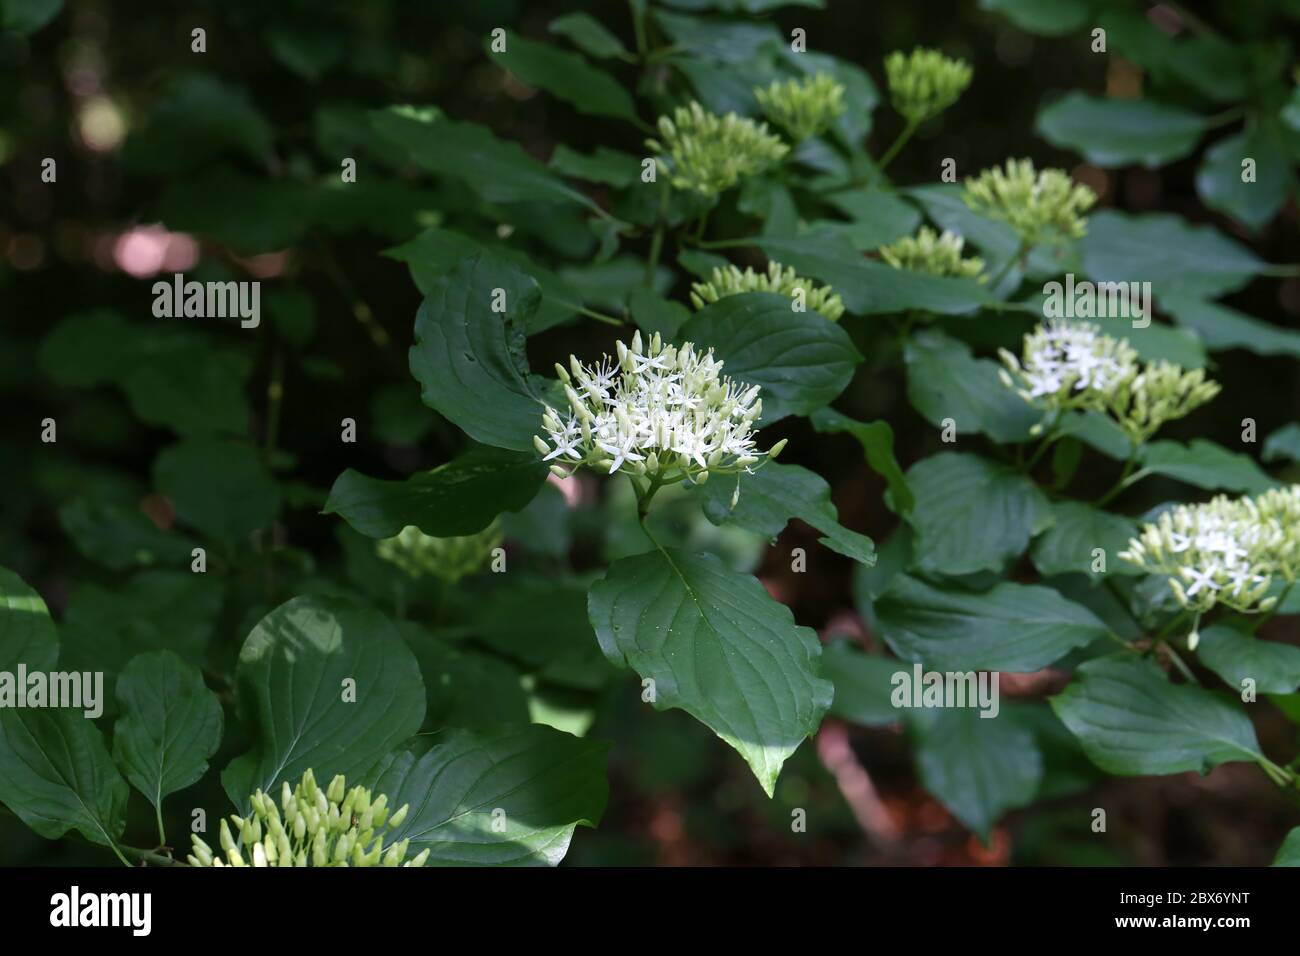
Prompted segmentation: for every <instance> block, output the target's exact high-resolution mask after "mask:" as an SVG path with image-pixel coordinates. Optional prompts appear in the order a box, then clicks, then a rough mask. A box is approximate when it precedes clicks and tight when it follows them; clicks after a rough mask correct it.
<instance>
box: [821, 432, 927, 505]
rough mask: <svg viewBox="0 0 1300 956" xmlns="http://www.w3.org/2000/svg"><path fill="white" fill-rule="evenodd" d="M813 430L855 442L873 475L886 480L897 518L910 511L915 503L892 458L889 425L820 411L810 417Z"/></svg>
mask: <svg viewBox="0 0 1300 956" xmlns="http://www.w3.org/2000/svg"><path fill="white" fill-rule="evenodd" d="M809 421H811V422H812V426H813V428H814V429H816V430H817V431H818V432H820V433H822V434H825V433H827V432H847V433H848V434H850V435H852V436H853V437H854V438H856V439H857V440H858V444H859V445H861V446H862V452H863V454H865V455H866V457H867V464H868V465H870V466H871V469H872V471H874V472H875V473H876V474H878V475H880V477H882V478H884V479H885V483H886V484H887V485H888V486H889V496H890V500H891V501H892V503H893V507H894V509H895V510H896V511H897V512H898V513H899V514H907V512H909V511H911V510H912V507H913V505H915V503H916V499H915V498H913V497H912V489H911V488H910V487H908V484H907V476H906V475H904V474H903V469H902V468H900V467H899V465H898V459H897V458H895V457H894V430H893V429H892V428H890V427H889V422H887V421H884V420H881V421H877V422H859V421H855V420H854V419H852V418H849V417H848V416H847V415H841V414H840V413H839V412H837V411H835V409H833V408H819V409H817V411H815V412H813V413H812V415H811V416H810V417H809Z"/></svg>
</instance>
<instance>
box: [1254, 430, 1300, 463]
mask: <svg viewBox="0 0 1300 956" xmlns="http://www.w3.org/2000/svg"><path fill="white" fill-rule="evenodd" d="M1260 457H1261V458H1263V459H1264V460H1265V461H1292V462H1300V423H1296V422H1291V423H1290V424H1287V425H1283V426H1282V427H1281V428H1279V429H1278V430H1277V431H1275V432H1273V433H1272V434H1270V435H1269V436H1268V437H1267V438H1265V439H1264V451H1263V454H1262V455H1261V456H1260Z"/></svg>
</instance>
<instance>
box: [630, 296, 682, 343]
mask: <svg viewBox="0 0 1300 956" xmlns="http://www.w3.org/2000/svg"><path fill="white" fill-rule="evenodd" d="M628 312H629V313H630V314H631V316H632V321H633V322H635V323H636V326H637V328H639V329H640V330H641V331H642V332H645V333H646V334H647V335H653V334H654V333H655V332H658V333H659V334H660V335H661V336H663V337H664V338H665V339H668V340H670V341H672V340H675V339H677V333H678V332H679V331H681V327H682V326H683V325H685V324H686V323H687V322H688V321H689V320H690V318H691V310H690V309H688V308H686V306H684V305H682V304H681V303H680V302H673V301H671V300H669V299H665V298H664V297H663V296H661V295H660V294H659V293H658V292H656V291H655V290H654V289H647V288H646V287H645V286H637V287H636V288H634V289H633V290H632V291H631V293H629V295H628Z"/></svg>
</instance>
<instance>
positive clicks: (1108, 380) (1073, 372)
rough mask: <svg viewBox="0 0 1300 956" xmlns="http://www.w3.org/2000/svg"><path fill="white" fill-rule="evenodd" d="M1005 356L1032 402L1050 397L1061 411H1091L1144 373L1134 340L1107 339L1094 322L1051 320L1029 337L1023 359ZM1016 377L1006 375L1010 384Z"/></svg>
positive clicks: (1005, 353) (1007, 363)
mask: <svg viewBox="0 0 1300 956" xmlns="http://www.w3.org/2000/svg"><path fill="white" fill-rule="evenodd" d="M1001 354H1002V361H1003V362H1005V363H1006V365H1007V368H1008V369H1009V370H1010V372H1011V375H1015V376H1016V377H1017V378H1019V380H1020V384H1021V386H1022V387H1021V389H1020V394H1021V395H1023V396H1024V398H1025V399H1026V400H1027V401H1035V400H1037V399H1040V398H1043V397H1044V396H1050V397H1051V398H1052V399H1055V400H1056V403H1057V404H1058V407H1089V406H1090V405H1092V404H1094V403H1095V402H1096V400H1097V398H1098V397H1099V396H1101V395H1104V394H1105V393H1106V392H1108V391H1110V390H1111V389H1113V388H1115V387H1117V386H1118V385H1121V384H1122V383H1124V382H1126V381H1130V380H1131V379H1132V378H1133V377H1134V376H1136V375H1137V373H1138V362H1137V352H1135V351H1134V350H1133V348H1132V347H1131V346H1130V345H1129V344H1128V342H1127V341H1126V340H1124V339H1115V338H1111V337H1110V336H1109V335H1103V334H1102V333H1101V329H1100V328H1099V327H1098V326H1096V325H1093V324H1092V323H1090V322H1077V323H1075V322H1067V321H1065V320H1063V319H1050V320H1048V321H1047V322H1046V323H1044V324H1042V325H1040V326H1038V328H1036V329H1034V331H1033V333H1032V334H1030V335H1027V336H1025V346H1024V353H1023V358H1022V359H1021V360H1017V359H1016V357H1015V356H1014V355H1012V354H1011V353H1009V352H1006V351H1003V352H1002V353H1001ZM1011 375H1007V374H1006V373H1004V376H1003V381H1004V382H1005V383H1006V384H1007V385H1008V386H1011V385H1012V381H1011Z"/></svg>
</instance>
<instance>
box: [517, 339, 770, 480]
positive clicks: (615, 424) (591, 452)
mask: <svg viewBox="0 0 1300 956" xmlns="http://www.w3.org/2000/svg"><path fill="white" fill-rule="evenodd" d="M556 371H557V372H558V374H559V376H560V381H561V382H562V383H563V384H564V394H565V396H566V397H567V398H568V400H569V409H568V411H567V412H565V413H562V412H559V411H556V410H555V409H553V408H549V407H548V408H547V409H546V412H545V414H544V415H543V416H542V427H543V428H544V429H545V430H546V434H547V435H548V436H549V438H550V443H549V444H548V443H547V442H546V441H544V440H543V439H542V438H540V437H535V438H534V439H533V443H534V444H535V445H536V446H537V450H538V452H539V453H541V454H542V455H543V457H544V459H545V460H546V461H554V462H555V464H553V465H552V466H551V470H552V471H553V472H555V473H556V474H557V475H559V476H561V477H567V476H568V475H569V474H570V473H571V472H572V471H573V470H576V469H577V468H579V467H582V466H586V467H588V468H593V469H596V470H598V471H602V472H605V473H608V474H611V475H612V474H614V473H615V472H617V471H619V470H623V471H624V472H626V473H628V474H631V475H634V476H645V475H648V476H650V477H651V479H652V480H655V481H658V482H661V483H663V482H670V481H675V480H682V479H689V480H690V481H692V482H695V483H696V484H701V483H703V482H704V481H706V480H707V479H708V477H709V474H710V473H711V472H722V473H724V474H730V473H735V472H739V471H747V470H749V469H750V468H751V466H753V465H754V464H756V463H757V462H758V461H759V460H760V458H761V457H762V456H763V454H764V453H763V452H761V451H758V450H757V449H756V448H755V446H754V436H755V432H754V421H755V420H756V419H757V418H758V417H759V416H760V415H761V414H762V411H763V401H762V399H760V398H759V397H758V393H759V387H758V386H757V385H755V386H753V387H750V386H748V385H745V384H744V383H741V382H736V381H733V380H732V379H731V378H729V377H727V376H724V375H723V374H722V362H720V361H718V360H717V359H715V358H714V357H713V350H712V349H709V351H707V352H705V353H703V354H701V353H700V352H697V351H696V350H695V347H694V345H692V344H691V343H690V342H685V343H683V344H682V346H681V347H680V348H676V347H674V346H672V345H669V344H667V343H665V342H663V341H661V340H660V338H659V335H658V334H655V335H653V336H651V337H650V339H649V341H648V342H643V341H642V338H641V333H640V332H637V333H635V334H634V335H633V336H632V341H631V344H629V345H624V344H623V343H622V342H619V343H618V355H617V357H615V358H612V357H610V356H608V355H605V356H602V358H601V360H600V361H599V362H597V363H596V364H595V365H591V366H587V365H583V364H582V363H581V362H579V361H578V360H577V358H574V357H570V359H569V369H568V370H567V371H566V370H565V369H564V368H563V367H562V366H558V365H557V366H556ZM784 445H785V442H784V441H781V442H778V443H777V444H776V445H774V446H772V449H771V451H769V452H768V453H767V455H768V457H771V458H775V457H776V455H777V454H778V453H779V452H780V450H781V448H782V447H784Z"/></svg>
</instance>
